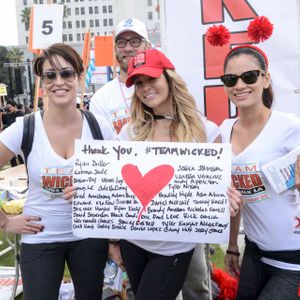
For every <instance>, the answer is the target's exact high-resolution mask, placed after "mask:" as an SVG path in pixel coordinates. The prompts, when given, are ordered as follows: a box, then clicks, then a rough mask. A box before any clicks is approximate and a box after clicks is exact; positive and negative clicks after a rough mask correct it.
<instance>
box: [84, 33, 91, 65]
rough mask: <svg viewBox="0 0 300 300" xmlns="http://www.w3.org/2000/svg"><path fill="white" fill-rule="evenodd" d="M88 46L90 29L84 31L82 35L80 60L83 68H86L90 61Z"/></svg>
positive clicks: (89, 45)
mask: <svg viewBox="0 0 300 300" xmlns="http://www.w3.org/2000/svg"><path fill="white" fill-rule="evenodd" d="M90 47H91V33H90V31H88V32H86V33H85V35H84V43H83V51H82V60H83V66H84V69H86V68H87V67H88V65H89V62H90Z"/></svg>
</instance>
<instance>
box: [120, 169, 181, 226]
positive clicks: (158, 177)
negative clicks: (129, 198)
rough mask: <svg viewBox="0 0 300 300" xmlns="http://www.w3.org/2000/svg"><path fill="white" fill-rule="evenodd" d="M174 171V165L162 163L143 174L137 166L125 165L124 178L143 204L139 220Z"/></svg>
mask: <svg viewBox="0 0 300 300" xmlns="http://www.w3.org/2000/svg"><path fill="white" fill-rule="evenodd" d="M174 172H175V171H174V168H173V167H172V166H170V165H160V166H158V167H156V168H154V169H152V170H150V171H149V172H147V173H146V174H145V175H144V176H142V174H141V172H140V170H139V168H138V167H137V166H134V165H131V164H128V165H125V166H123V168H122V176H123V179H124V181H125V182H126V183H127V185H128V186H129V188H130V189H131V190H132V192H133V193H134V194H135V195H136V196H137V198H138V200H139V201H140V202H141V204H142V206H143V208H142V210H141V211H140V213H139V216H138V221H139V220H140V218H141V215H142V212H143V211H145V210H146V207H147V205H148V204H149V203H150V202H151V201H152V200H153V198H154V197H155V196H156V195H157V194H158V193H159V192H160V191H161V190H162V189H163V188H164V187H165V186H166V185H167V184H168V183H169V182H170V180H171V179H172V177H173V176H174Z"/></svg>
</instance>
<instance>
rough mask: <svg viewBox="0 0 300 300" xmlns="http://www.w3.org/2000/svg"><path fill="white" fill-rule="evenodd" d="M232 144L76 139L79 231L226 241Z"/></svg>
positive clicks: (110, 235) (84, 234)
mask: <svg viewBox="0 0 300 300" xmlns="http://www.w3.org/2000/svg"><path fill="white" fill-rule="evenodd" d="M230 171H231V146H230V145H229V144H199V143H162V142H118V141H87V140H76V143H75V166H74V172H73V173H74V186H75V188H76V196H75V197H74V201H73V232H74V234H75V235H77V236H80V237H103V238H125V239H142V240H161V241H181V242H183V241H185V242H204V243H226V242H228V236H229V203H228V199H227V195H226V190H227V187H228V186H229V185H230Z"/></svg>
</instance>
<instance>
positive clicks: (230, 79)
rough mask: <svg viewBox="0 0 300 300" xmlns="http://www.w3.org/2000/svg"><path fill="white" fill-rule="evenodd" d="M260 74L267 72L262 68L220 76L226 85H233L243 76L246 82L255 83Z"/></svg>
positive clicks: (263, 74)
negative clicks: (239, 73)
mask: <svg viewBox="0 0 300 300" xmlns="http://www.w3.org/2000/svg"><path fill="white" fill-rule="evenodd" d="M259 74H261V76H265V73H264V72H263V71H261V70H252V71H247V72H244V73H242V74H241V75H235V74H226V75H223V76H221V77H220V78H221V81H222V82H223V83H224V85H225V86H227V87H233V86H235V85H236V83H237V81H238V79H239V78H241V79H242V80H243V81H244V82H245V83H246V84H254V83H255V82H256V81H257V79H258V76H259Z"/></svg>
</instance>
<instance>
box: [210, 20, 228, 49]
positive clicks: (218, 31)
mask: <svg viewBox="0 0 300 300" xmlns="http://www.w3.org/2000/svg"><path fill="white" fill-rule="evenodd" d="M206 38H207V40H208V42H209V43H210V44H212V45H213V46H223V45H225V44H227V43H228V42H229V40H230V32H229V30H228V29H227V28H226V27H225V26H223V25H219V26H217V25H213V26H211V27H209V28H208V29H207V32H206Z"/></svg>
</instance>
